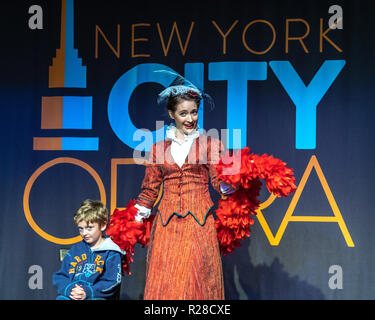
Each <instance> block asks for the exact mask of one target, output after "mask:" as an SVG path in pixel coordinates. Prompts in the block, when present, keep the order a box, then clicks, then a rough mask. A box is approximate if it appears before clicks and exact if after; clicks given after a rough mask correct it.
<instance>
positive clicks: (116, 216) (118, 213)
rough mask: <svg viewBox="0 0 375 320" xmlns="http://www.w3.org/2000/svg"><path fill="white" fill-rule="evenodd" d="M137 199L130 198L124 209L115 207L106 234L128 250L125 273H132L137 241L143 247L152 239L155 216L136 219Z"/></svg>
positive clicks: (124, 261) (123, 248) (124, 266)
mask: <svg viewBox="0 0 375 320" xmlns="http://www.w3.org/2000/svg"><path fill="white" fill-rule="evenodd" d="M134 205H135V201H134V200H130V202H129V203H128V204H127V205H126V207H125V209H124V210H119V209H115V210H114V211H113V213H112V215H111V219H110V222H109V226H108V228H107V231H106V234H107V235H108V236H110V237H111V239H112V240H113V242H115V243H116V244H117V245H118V246H119V247H120V248H121V249H122V250H124V251H125V252H126V255H125V258H124V260H123V264H122V271H123V274H125V272H126V273H127V274H128V275H130V274H131V272H130V264H131V263H132V262H133V257H132V255H134V246H135V244H136V243H139V244H141V245H142V246H143V247H144V246H147V245H148V244H149V241H150V233H151V227H152V223H153V221H154V218H155V216H154V215H151V216H150V217H149V218H147V219H143V222H137V221H135V216H136V215H137V212H138V209H137V208H136V207H134Z"/></svg>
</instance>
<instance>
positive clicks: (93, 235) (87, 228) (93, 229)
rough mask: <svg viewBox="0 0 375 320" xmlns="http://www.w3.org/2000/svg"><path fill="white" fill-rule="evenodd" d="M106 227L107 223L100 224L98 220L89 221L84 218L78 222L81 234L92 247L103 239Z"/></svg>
mask: <svg viewBox="0 0 375 320" xmlns="http://www.w3.org/2000/svg"><path fill="white" fill-rule="evenodd" d="M105 228H106V225H103V226H99V224H98V223H97V222H89V223H87V222H86V221H83V220H82V221H80V222H79V223H78V230H79V234H80V235H81V237H82V239H83V240H85V241H86V242H87V243H88V244H89V245H90V247H93V246H95V245H96V244H97V243H98V241H100V240H101V239H102V237H103V231H104V230H105Z"/></svg>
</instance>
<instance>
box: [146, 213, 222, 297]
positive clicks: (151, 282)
mask: <svg viewBox="0 0 375 320" xmlns="http://www.w3.org/2000/svg"><path fill="white" fill-rule="evenodd" d="M144 299H145V300H223V299H224V282H223V271H222V263H221V256H220V252H219V245H218V240H217V234H216V228H215V223H214V218H213V216H212V215H211V214H210V215H209V216H208V217H207V219H206V223H205V224H204V225H203V226H201V225H200V224H199V223H198V222H197V221H196V220H195V218H194V217H193V216H192V215H191V214H189V215H187V216H186V217H178V216H176V215H174V216H173V217H172V218H171V219H170V221H169V223H168V224H167V225H166V226H163V225H162V223H161V219H160V215H159V213H158V214H157V216H156V217H155V221H154V225H153V228H152V231H151V236H150V244H149V248H148V253H147V270H146V288H145V294H144Z"/></svg>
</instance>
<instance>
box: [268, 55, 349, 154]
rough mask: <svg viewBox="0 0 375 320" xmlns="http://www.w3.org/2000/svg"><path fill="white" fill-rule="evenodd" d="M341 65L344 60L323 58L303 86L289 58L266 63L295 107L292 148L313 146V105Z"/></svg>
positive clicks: (324, 92) (314, 113) (314, 143)
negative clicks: (321, 62) (318, 67)
mask: <svg viewBox="0 0 375 320" xmlns="http://www.w3.org/2000/svg"><path fill="white" fill-rule="evenodd" d="M344 65H345V60H328V61H325V62H324V63H323V65H322V66H321V67H320V69H319V70H318V72H317V73H316V74H315V76H314V78H313V79H312V80H311V82H310V84H309V85H308V86H307V87H306V86H305V84H304V83H303V81H302V80H301V78H300V77H299V75H298V74H297V72H296V71H295V70H294V68H293V66H292V65H291V64H290V62H289V61H271V62H270V67H271V69H272V70H273V72H274V73H275V74H276V76H277V78H278V79H279V81H280V82H281V84H282V86H283V87H284V89H285V91H286V92H287V93H288V95H289V97H290V98H291V99H292V101H293V102H294V104H295V106H296V149H315V148H316V107H317V105H318V103H319V102H320V100H321V99H322V98H323V96H324V95H325V94H326V92H327V91H328V89H329V87H330V86H331V84H332V83H333V81H334V80H335V79H336V77H337V76H338V74H339V73H340V71H341V69H342V68H343V67H344Z"/></svg>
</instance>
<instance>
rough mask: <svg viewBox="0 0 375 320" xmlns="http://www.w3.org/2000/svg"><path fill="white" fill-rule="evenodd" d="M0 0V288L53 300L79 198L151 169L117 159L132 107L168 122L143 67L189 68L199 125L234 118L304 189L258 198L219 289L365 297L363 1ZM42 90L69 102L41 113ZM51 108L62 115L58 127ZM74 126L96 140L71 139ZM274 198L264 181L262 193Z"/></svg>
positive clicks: (143, 121) (135, 115)
mask: <svg viewBox="0 0 375 320" xmlns="http://www.w3.org/2000/svg"><path fill="white" fill-rule="evenodd" d="M32 5H38V6H39V8H40V9H42V16H43V20H42V29H38V28H36V29H33V28H30V24H31V26H33V25H35V24H36V23H37V22H38V20H37V18H38V11H31V13H29V8H30V7H31V6H32ZM65 5H66V7H65V8H66V9H67V10H66V11H65V13H66V14H65V15H62V12H63V10H62V8H63V7H64V6H65ZM332 5H339V6H340V7H341V8H342V10H343V16H342V18H343V20H342V22H343V25H342V27H343V28H342V29H332V30H330V31H328V32H327V33H324V32H325V31H326V30H327V28H328V22H329V20H330V18H331V17H332V16H333V13H329V8H330V6H332ZM2 7H3V8H4V9H3V11H2V12H3V19H1V20H2V21H1V23H2V24H4V25H3V26H1V30H3V33H2V49H1V61H2V68H1V100H0V101H1V102H0V103H1V109H0V110H1V117H2V125H1V148H2V149H1V150H2V153H1V157H0V163H1V165H0V168H1V171H0V172H1V186H0V188H1V190H0V191H1V192H0V194H1V197H2V198H1V200H2V201H1V205H2V208H1V214H0V228H1V232H0V237H1V239H0V241H1V242H0V243H1V246H0V256H1V257H2V259H1V261H0V271H1V274H2V277H0V298H2V299H54V298H55V296H56V290H55V288H54V287H53V286H52V283H51V282H52V281H51V277H52V273H53V272H54V271H56V270H57V269H58V268H59V265H60V261H59V252H60V249H62V248H69V247H70V246H71V244H72V243H74V241H76V239H77V238H76V237H77V235H78V232H77V230H76V227H75V226H74V224H73V220H72V215H73V213H74V211H75V210H76V209H77V208H78V206H79V205H80V203H81V202H82V200H84V199H86V198H101V197H102V199H103V200H104V201H105V202H106V204H107V206H108V208H109V209H111V210H113V208H114V206H117V207H121V206H124V205H125V204H126V203H127V202H128V201H129V200H130V199H131V198H134V197H135V196H136V195H137V194H138V192H139V190H140V184H141V181H142V178H143V170H144V168H143V167H142V166H140V165H135V164H126V160H116V159H129V158H132V156H133V148H134V147H133V146H131V145H129V144H130V142H131V140H133V133H134V129H132V128H131V127H130V126H128V125H125V123H126V121H127V120H130V122H129V123H132V124H133V125H134V127H135V128H147V129H149V130H151V131H154V130H155V121H156V120H163V121H165V123H166V124H168V119H167V116H166V112H165V110H163V109H162V108H161V107H159V106H157V104H156V95H157V93H158V92H159V91H160V90H161V89H162V88H163V84H162V83H163V81H164V80H163V81H162V80H161V79H157V80H160V81H157V82H159V83H156V82H150V81H151V80H152V73H151V72H149V71H150V70H151V69H152V68H151V67H150V66H152V64H160V65H163V66H164V67H165V68H170V69H173V70H174V71H176V72H179V73H181V74H186V73H189V75H190V76H191V78H194V81H195V82H196V83H198V85H199V86H200V87H204V89H205V90H206V91H207V92H208V93H209V94H210V95H211V96H212V97H213V99H214V101H215V108H214V109H213V110H212V111H210V110H209V109H208V108H202V113H201V120H202V123H203V127H204V128H205V129H207V130H208V129H211V128H216V129H218V130H221V129H226V128H228V129H234V128H236V126H237V128H239V129H241V130H242V131H241V132H242V133H243V134H244V136H242V139H241V147H242V146H245V145H247V146H249V147H250V149H251V151H252V152H254V153H258V154H262V153H268V154H273V155H275V157H278V158H281V159H283V160H284V161H286V162H287V164H288V166H290V167H292V168H294V170H295V176H296V180H297V184H298V185H299V190H300V191H302V192H301V193H300V195H299V197H298V198H294V202H293V201H292V199H293V196H290V197H288V198H286V199H277V200H275V201H274V202H273V203H272V204H271V205H270V206H268V207H267V208H265V209H263V210H262V211H261V212H260V214H261V216H260V217H259V219H256V223H255V225H254V226H253V228H252V235H251V238H250V239H247V240H246V241H244V242H243V245H242V247H241V248H239V249H237V250H236V252H234V253H233V254H232V255H230V256H228V257H226V258H224V257H223V268H224V280H225V295H226V298H227V299H373V298H374V296H375V292H374V287H373V285H372V283H373V282H374V280H375V279H374V275H373V272H372V270H373V269H374V266H375V260H374V255H373V252H374V247H373V246H374V243H375V239H374V232H373V225H374V222H375V221H374V217H373V209H372V202H371V201H372V200H371V199H372V191H373V181H374V178H375V176H374V170H373V161H372V156H373V155H374V147H373V138H374V130H373V128H372V122H373V119H374V116H375V112H374V107H373V101H372V100H373V88H374V80H373V74H374V63H373V52H374V47H373V43H374V35H373V31H372V26H373V22H372V20H371V17H372V14H371V12H373V10H374V6H373V5H371V4H370V1H334V2H331V1H307V2H302V1H276V0H274V1H271V0H268V1H215V2H214V1H212V2H211V1H201V2H199V1H189V2H187V1H185V2H183V3H175V2H171V1H170V2H155V1H137V2H134V3H132V5H131V6H130V5H129V4H128V2H125V1H114V0H113V1H106V2H103V1H86V0H75V1H73V0H55V1H45V0H40V1H37V2H35V1H27V0H25V1H22V2H21V1H20V2H19V3H10V2H7V3H4V4H3V5H2ZM39 17H40V16H39ZM64 17H65V19H64ZM63 21H64V22H65V23H64V24H62V22H63ZM39 22H40V21H39ZM73 22H74V23H73ZM29 23H30V24H29ZM321 23H322V24H321ZM219 29H220V30H219ZM172 30H174V33H173V36H171V38H169V36H170V35H171V32H172ZM177 31H178V34H177ZM189 32H190V36H188V35H189ZM62 35H64V37H63V36H62ZM178 35H179V36H178ZM304 35H306V36H304ZM287 37H289V40H288V39H287ZM293 38H299V39H300V40H298V39H294V40H293ZM61 39H63V42H61ZM169 39H170V43H168V41H169ZM327 39H329V40H327ZM179 40H180V42H179ZM224 40H225V41H224ZM273 40H274V42H273ZM109 44H110V45H111V46H112V48H111V47H110V46H109ZM224 44H225V45H224ZM59 49H60V51H61V50H63V53H61V52H60V53H58V50H59ZM59 54H62V60H61V61H63V67H62V68H60V69H58V67H57V62H56V61H54V60H53V58H54V57H56V56H58V55H59ZM325 63H328V64H330V63H331V64H332V65H329V67H327V69H325V67H324V64H325ZM50 67H52V70H55V71H54V72H56V74H58V78H59V77H60V78H59V79H60V80H61V79H63V80H62V82H60V84H56V82H53V81H52V80H50V78H49V76H50V73H51V72H52V71H51V70H50ZM253 68H255V70H254V69H253ZM147 70H148V71H147ZM130 72H134V74H135V76H134V77H133V78H131V77H130V76H129V74H130ZM319 72H322V73H319ZM323 72H324V73H323ZM330 77H331V78H332V79H331V80H329V79H330ZM120 79H125V80H126V81H125V80H124V81H125V84H122V82H121V81H120ZM167 80H168V79H167ZM167 80H165V81H167ZM313 80H315V82H314V81H313ZM283 81H284V82H283ZM310 84H311V86H310ZM116 86H119V91H118V92H119V94H117V93H116V90H115V88H116ZM325 86H326V88H324V87H325ZM126 92H128V93H129V100H126V99H125V98H126V97H125V93H126ZM319 93H320V94H321V97H319ZM122 94H124V96H122ZM45 97H62V98H61V101H64V102H63V104H61V105H60V109H59V107H56V104H55V105H54V104H48V103H46V106H45V108H46V109H45V110H47V109H48V108H50V109H48V110H49V111H46V112H47V115H46V116H45V118H42V114H43V112H42V109H43V99H45ZM69 97H70V98H69ZM72 97H73V98H72ZM80 97H86V100H85V99H84V98H80ZM314 99H315V100H316V101H315V100H314ZM47 100H48V99H47ZM314 101H315V104H314ZM48 106H49V107H48ZM315 107H316V113H315V112H314V110H315ZM61 108H62V109H61ZM51 110H52V111H51ZM58 110H60V111H58ZM61 110H62V111H61ZM297 110H299V111H301V113H300V114H299V116H300V117H301V118H298V116H297V115H296V111H297ZM309 111H311V112H312V113H311V114H308V112H309ZM59 112H60V113H59ZM61 112H62V116H61ZM56 114H60V118H59V119H60V120H61V117H62V120H63V121H62V123H60V124H59V125H56V124H55V127H54V126H53V125H51V121H52V120H51V119H52V118H53V117H54V116H56ZM304 117H305V118H306V119H305V120H304V121H305V122H304V121H302V120H301V119H303V118H304ZM76 120H77V121H76ZM315 120H316V122H315ZM75 121H76V122H75ZM300 121H301V122H300ZM123 123H124V125H123V126H122V124H123ZM299 125H300V126H301V127H300V128H297V127H298V126H299ZM309 126H312V127H313V129H316V131H314V130H312V131H311V130H310V129H309ZM117 130H120V131H117ZM298 130H301V132H302V133H301V134H299V133H297V132H298ZM297 136H298V137H299V138H297ZM72 137H73V138H90V139H91V140H88V141H89V142H90V143H89V144H87V140H85V141H83V140H78V142H76V144H72V140H69V139H67V138H72ZM35 138H37V139H36V140H35ZM39 138H59V139H60V138H61V139H60V140H59V141H61V144H60V145H59V144H57V146H56V145H54V147H51V144H50V143H51V141H55V140H43V139H42V140H41V139H39ZM38 139H39V140H38ZM298 139H300V141H302V145H298V143H297V140H298ZM311 140H312V141H313V142H315V145H314V143H313V144H311ZM35 141H42V142H41V145H42V147H41V145H36V144H34V143H35ZM46 141H47V142H46ZM129 141H130V142H129ZM138 143H139V142H137V143H135V142H134V144H138ZM43 146H44V147H43ZM46 146H49V149H54V150H41V149H43V148H45V147H46ZM85 148H88V149H89V150H84V149H85ZM60 158H64V159H60ZM67 158H68V159H67ZM56 159H57V160H56ZM72 159H73V160H72ZM50 161H56V162H57V163H56V164H55V165H52V163H51V162H50ZM48 164H51V166H50V167H49V168H46V169H45V170H43V169H44V168H45V167H46V166H48ZM308 164H310V165H312V170H311V172H310V171H306V169H307V168H308ZM319 169H321V171H319ZM38 170H39V171H38ZM304 173H306V175H305V178H306V179H307V180H306V184H305V185H304V188H302V186H303V184H302V183H301V181H302V180H303V179H302V178H303V176H304ZM33 178H35V179H33ZM101 185H102V186H103V188H102V189H101V191H100V188H99V186H101ZM323 186H324V188H323ZM28 188H29V189H28ZM213 197H214V198H215V199H216V200H218V197H217V195H215V194H214V193H213ZM268 197H269V194H268V192H267V191H266V190H262V195H261V200H262V202H263V201H265V200H267V199H268ZM291 204H293V205H291ZM288 209H289V211H288ZM288 212H289V215H288V214H287V213H288ZM30 217H32V219H33V221H34V224H33V222H30V221H31V220H30ZM262 217H264V220H262V221H261V220H260V219H261V218H262ZM288 217H289V218H288ZM293 217H300V218H293ZM306 217H309V218H306ZM327 217H329V218H327ZM27 218H28V219H29V220H27ZM292 219H295V221H292ZM298 220H302V221H298ZM267 226H268V227H269V230H268V229H267ZM38 228H39V229H38ZM267 230H268V231H267ZM70 239H73V240H70ZM74 239H75V240H74ZM145 255H146V249H145V248H141V247H138V246H137V248H136V253H135V256H134V259H135V262H134V264H133V265H132V271H133V274H132V276H130V277H125V279H124V281H123V284H122V293H121V298H123V299H142V296H143V288H144V282H145ZM31 266H39V267H40V268H39V269H37V270H39V273H38V271H35V269H30V267H31ZM332 266H336V267H332ZM33 270H34V271H33ZM38 276H40V278H38ZM33 284H34V287H35V285H37V288H34V289H33Z"/></svg>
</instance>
